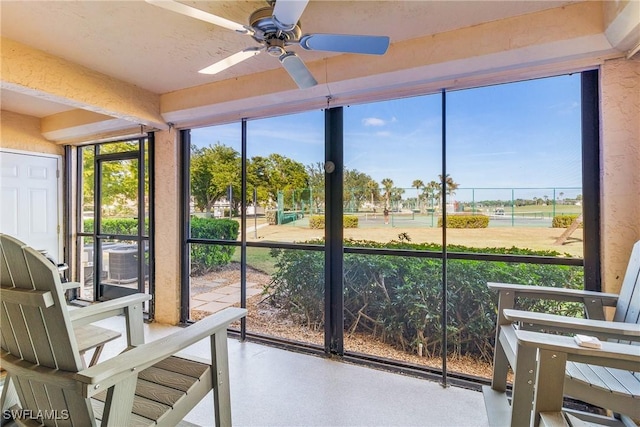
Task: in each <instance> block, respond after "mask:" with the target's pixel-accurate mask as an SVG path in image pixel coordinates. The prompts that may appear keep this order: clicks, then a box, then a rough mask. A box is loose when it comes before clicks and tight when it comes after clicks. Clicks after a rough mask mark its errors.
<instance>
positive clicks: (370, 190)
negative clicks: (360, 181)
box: [367, 179, 380, 207]
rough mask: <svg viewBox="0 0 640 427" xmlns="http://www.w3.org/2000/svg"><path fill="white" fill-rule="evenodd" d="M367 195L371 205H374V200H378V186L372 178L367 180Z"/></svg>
mask: <svg viewBox="0 0 640 427" xmlns="http://www.w3.org/2000/svg"><path fill="white" fill-rule="evenodd" d="M367 196H368V197H371V206H372V207H373V206H375V202H377V201H378V200H380V186H379V185H378V183H377V182H375V181H374V180H373V179H372V180H371V181H369V182H367Z"/></svg>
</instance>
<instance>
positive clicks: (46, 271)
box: [24, 248, 83, 372]
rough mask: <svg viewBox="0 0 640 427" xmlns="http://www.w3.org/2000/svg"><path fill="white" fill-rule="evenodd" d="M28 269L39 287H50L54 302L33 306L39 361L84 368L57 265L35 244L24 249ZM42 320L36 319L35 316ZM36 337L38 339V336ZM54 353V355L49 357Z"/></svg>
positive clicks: (66, 369)
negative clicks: (43, 307)
mask: <svg viewBox="0 0 640 427" xmlns="http://www.w3.org/2000/svg"><path fill="white" fill-rule="evenodd" d="M24 254H25V258H26V260H27V265H28V267H29V272H30V275H31V277H32V278H33V284H34V287H35V289H36V290H40V291H50V292H51V293H52V295H53V299H54V302H55V305H54V306H52V307H49V308H46V309H39V310H37V311H38V312H36V310H33V313H32V316H33V315H35V316H34V319H33V324H29V329H30V331H31V333H32V334H33V336H34V344H35V345H34V347H35V348H36V353H38V356H39V357H40V356H42V357H43V358H44V360H41V361H40V365H44V366H47V367H50V368H57V369H63V370H65V371H72V372H77V371H79V370H80V369H82V367H83V365H82V360H81V359H80V353H79V351H78V346H77V344H76V340H75V336H74V334H73V327H72V326H71V320H70V319H69V314H68V312H67V307H66V301H65V299H64V296H63V294H62V283H60V276H59V274H58V271H57V269H56V268H55V266H54V265H53V264H52V263H51V262H49V261H48V260H47V259H46V258H45V257H44V256H43V255H42V254H41V253H39V252H37V251H35V250H34V249H32V248H25V249H24ZM25 314H26V313H25ZM36 316H37V317H38V318H39V320H36V319H35V317H36ZM35 338H37V340H36V339H35ZM49 354H51V356H52V359H48V357H49Z"/></svg>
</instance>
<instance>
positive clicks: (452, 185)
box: [438, 174, 460, 196]
mask: <svg viewBox="0 0 640 427" xmlns="http://www.w3.org/2000/svg"><path fill="white" fill-rule="evenodd" d="M438 177H439V178H440V182H442V175H438ZM445 178H446V179H445V184H446V186H447V188H446V190H445V191H446V193H447V196H453V195H454V194H456V190H457V189H458V187H460V184H458V183H456V182H454V181H453V178H451V176H450V175H449V174H447V175H446V177H445Z"/></svg>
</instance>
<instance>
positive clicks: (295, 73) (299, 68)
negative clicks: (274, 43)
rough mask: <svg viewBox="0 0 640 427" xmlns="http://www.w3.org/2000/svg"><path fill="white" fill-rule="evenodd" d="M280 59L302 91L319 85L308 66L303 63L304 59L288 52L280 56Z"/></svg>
mask: <svg viewBox="0 0 640 427" xmlns="http://www.w3.org/2000/svg"><path fill="white" fill-rule="evenodd" d="M278 59H279V60H280V62H281V63H282V66H283V67H284V69H285V70H287V72H288V73H289V75H290V76H291V78H292V79H293V81H294V82H296V84H297V85H298V87H299V88H300V89H306V88H308V87H312V86H315V85H317V84H318V82H317V81H316V79H315V78H313V75H311V72H310V71H309V69H308V68H307V66H306V65H304V62H302V59H300V58H299V57H298V55H296V54H295V53H293V52H286V53H284V54H282V55H280V57H279V58H278Z"/></svg>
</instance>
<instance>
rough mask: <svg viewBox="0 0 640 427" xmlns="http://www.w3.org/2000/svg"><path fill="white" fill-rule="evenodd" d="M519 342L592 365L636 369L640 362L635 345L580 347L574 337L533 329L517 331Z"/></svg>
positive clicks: (608, 343)
mask: <svg viewBox="0 0 640 427" xmlns="http://www.w3.org/2000/svg"><path fill="white" fill-rule="evenodd" d="M515 334H516V338H517V340H518V344H519V345H522V346H525V347H535V348H539V349H542V350H549V351H557V352H559V353H565V354H567V355H568V356H567V359H568V360H572V361H575V362H581V363H589V364H592V365H601V366H608V367H612V368H618V369H625V370H628V371H635V370H637V369H638V366H639V364H640V348H639V347H638V346H635V345H629V344H619V343H612V342H606V341H605V342H603V343H602V348H599V349H594V348H587V347H580V346H579V345H578V344H576V342H575V341H574V339H573V337H565V336H562V335H552V334H544V333H540V332H532V331H522V330H519V331H518V330H517V331H515Z"/></svg>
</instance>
